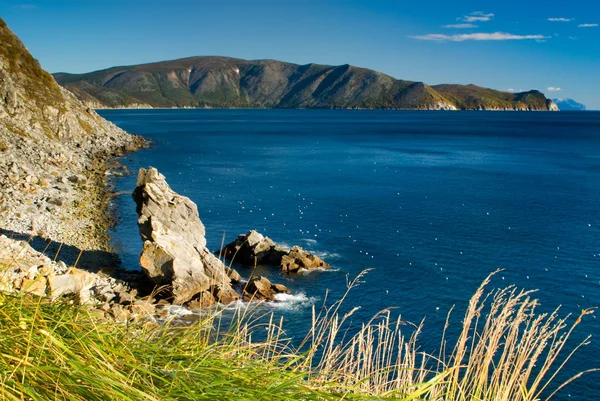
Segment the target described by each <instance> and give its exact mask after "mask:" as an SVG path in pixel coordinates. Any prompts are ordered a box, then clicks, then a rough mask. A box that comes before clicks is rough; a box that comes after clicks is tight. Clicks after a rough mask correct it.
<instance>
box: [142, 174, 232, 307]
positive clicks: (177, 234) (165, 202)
mask: <svg viewBox="0 0 600 401" xmlns="http://www.w3.org/2000/svg"><path fill="white" fill-rule="evenodd" d="M133 199H134V200H135V203H136V210H137V213H138V215H139V218H138V226H139V230H140V235H141V237H142V241H143V242H144V248H143V250H142V254H141V255H140V264H141V265H142V268H143V269H144V271H145V273H146V274H147V275H148V277H149V278H150V279H152V281H154V283H156V284H158V285H170V286H172V293H173V297H174V301H173V302H174V303H176V304H182V303H185V302H187V301H189V300H191V299H192V298H194V297H195V296H197V295H199V296H200V298H202V299H205V298H208V297H207V296H204V295H201V293H203V292H210V293H212V295H213V296H214V297H215V300H216V301H218V302H222V303H230V302H233V301H236V300H237V299H239V296H238V295H237V293H236V292H235V291H234V290H233V288H232V286H231V284H232V281H239V279H240V276H239V274H237V272H235V271H234V270H231V269H229V268H227V267H226V266H225V265H224V264H223V263H222V262H221V261H220V260H219V259H217V258H216V257H215V256H214V255H212V254H211V253H210V252H209V250H208V249H207V248H206V238H205V236H204V235H205V230H204V224H202V221H201V220H200V217H199V215H198V208H197V207H196V204H194V202H192V201H191V200H190V199H189V198H187V197H185V196H181V195H179V194H177V193H175V192H174V191H173V190H171V188H170V187H169V185H168V184H167V182H166V180H165V177H164V176H163V175H162V174H160V173H159V172H158V170H156V169H155V168H153V167H150V168H148V170H146V169H140V172H139V174H138V180H137V185H136V189H135V191H134V192H133Z"/></svg>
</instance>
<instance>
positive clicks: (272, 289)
mask: <svg viewBox="0 0 600 401" xmlns="http://www.w3.org/2000/svg"><path fill="white" fill-rule="evenodd" d="M289 293H290V291H289V290H288V289H287V287H286V286H284V285H282V284H272V283H271V282H270V281H269V280H268V279H267V278H266V277H262V276H252V277H251V278H250V280H248V283H247V284H246V286H245V287H244V291H243V294H244V301H275V295H277V294H289Z"/></svg>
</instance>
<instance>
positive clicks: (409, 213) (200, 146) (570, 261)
mask: <svg viewBox="0 0 600 401" xmlns="http://www.w3.org/2000/svg"><path fill="white" fill-rule="evenodd" d="M99 113H100V114H101V115H102V116H103V117H105V118H107V119H108V120H110V121H112V122H113V123H115V124H116V125H118V126H119V127H121V128H123V129H125V130H127V131H128V132H132V133H136V134H140V135H143V136H144V137H146V138H149V139H151V140H152V143H153V145H152V147H151V148H150V149H146V150H141V151H139V152H137V153H134V154H131V155H127V156H126V157H125V158H123V159H122V160H121V162H122V163H123V164H124V165H126V166H127V167H128V169H129V170H130V171H131V172H132V175H131V176H127V177H122V178H119V177H114V178H113V179H112V181H113V184H114V186H115V190H116V191H117V192H125V193H127V192H131V191H133V189H134V187H135V182H136V175H137V171H138V169H139V168H142V167H144V168H145V167H148V166H153V167H156V168H158V170H159V171H160V172H161V173H162V174H163V175H165V176H166V178H167V181H168V183H169V184H170V186H171V187H172V189H173V190H175V191H176V192H178V193H180V194H182V195H185V196H187V197H189V198H190V199H192V200H193V201H194V202H195V203H196V204H197V205H198V210H199V213H200V218H201V219H202V221H203V223H204V225H205V226H206V233H207V240H208V246H209V248H210V249H211V250H215V251H216V250H218V249H219V248H220V247H221V245H222V243H223V242H225V243H227V242H230V241H232V240H234V239H235V238H236V236H237V235H238V234H241V233H246V232H248V231H249V230H251V229H254V230H257V231H259V232H261V233H262V234H264V235H266V236H269V237H270V238H271V239H273V240H274V241H275V242H277V243H279V244H281V245H283V246H287V247H290V246H293V245H299V246H301V247H303V248H304V249H307V250H309V251H311V252H313V253H315V254H317V255H319V256H320V257H322V258H323V259H324V260H325V261H326V262H328V263H329V264H331V266H332V268H331V269H330V270H327V271H315V272H310V273H306V274H298V275H284V274H282V273H280V272H278V271H277V270H276V269H274V268H270V269H269V268H259V271H258V273H260V274H263V275H266V276H267V277H269V278H270V279H271V281H273V282H279V283H283V284H285V285H286V286H288V287H289V288H290V290H291V291H292V293H293V295H292V296H289V297H286V298H285V299H284V300H283V302H278V303H272V304H269V305H264V306H261V307H262V308H265V309H266V310H269V311H272V312H274V313H275V315H277V316H278V317H281V316H282V317H283V319H284V328H285V330H286V334H287V335H288V336H290V337H291V338H292V339H294V338H303V337H304V336H305V334H306V333H307V330H308V327H310V321H311V313H312V312H311V311H312V308H313V306H314V307H315V308H317V310H318V309H319V308H320V307H321V306H322V305H323V303H324V302H328V303H329V304H331V302H333V301H335V300H338V299H340V298H341V297H343V296H344V294H345V292H346V290H347V284H348V282H349V281H352V280H353V279H354V278H355V277H357V276H358V275H359V274H361V272H364V271H368V272H367V273H366V274H365V275H364V276H363V277H362V278H361V279H360V280H359V281H360V282H359V285H358V286H357V287H356V288H354V289H353V290H351V291H350V293H349V294H348V296H347V298H346V299H345V301H344V305H345V306H344V307H345V308H347V309H342V310H350V309H352V308H354V307H359V308H360V309H358V310H357V311H356V312H355V313H354V314H353V315H352V318H351V321H350V322H349V327H348V332H349V333H350V332H352V331H353V330H356V329H357V328H360V325H361V324H362V323H365V322H367V321H369V319H370V318H371V317H373V316H374V315H375V314H377V312H379V311H381V310H383V309H385V308H391V311H392V312H391V313H392V314H394V315H401V316H402V319H403V320H405V321H409V322H414V323H420V322H421V321H423V322H424V328H423V332H422V334H421V336H420V341H419V344H420V350H421V351H424V352H432V353H433V352H436V350H439V344H440V335H441V333H442V331H443V328H444V324H445V322H446V318H447V316H448V312H449V311H450V309H451V308H454V309H453V312H452V314H451V316H450V328H449V330H448V336H449V337H448V338H449V339H450V340H451V339H452V336H455V335H456V333H457V332H458V331H459V329H460V326H461V321H462V316H463V314H464V311H465V309H466V307H467V305H468V301H469V298H470V297H471V296H472V295H473V294H474V292H475V291H476V290H477V288H478V287H479V285H480V284H481V282H482V281H483V280H484V279H485V278H486V277H487V276H488V275H489V274H490V273H492V272H497V273H496V274H495V275H494V276H493V278H492V281H491V284H490V286H489V289H490V290H491V289H493V288H504V287H508V286H515V287H516V288H519V289H521V288H523V289H531V290H537V292H536V293H534V296H535V297H536V298H538V299H539V300H540V304H541V306H540V307H539V311H540V312H550V311H553V310H554V309H555V308H557V307H560V311H559V314H560V315H561V316H562V315H568V314H573V316H572V317H571V318H570V322H573V321H574V320H575V318H576V317H577V316H579V313H580V312H581V311H582V310H583V309H587V308H593V307H596V306H598V305H600V112H559V113H543V112H442V111H439V112H437V111H436V112H434V111H431V112H430V111H383V110H381V111H367V110H284V109H280V110H279V109H275V110H262V109H183V110H158V109H157V110H101V111H99ZM114 202H115V203H114V207H115V210H116V213H117V216H118V219H117V225H116V227H115V229H114V231H113V232H112V242H113V245H114V247H115V249H116V250H117V252H118V253H119V255H120V257H121V260H122V262H123V266H124V267H125V268H127V269H139V264H138V257H139V253H140V251H141V247H142V243H141V240H140V238H139V234H138V228H137V224H136V221H137V215H136V212H135V206H134V203H133V200H132V198H131V196H129V195H127V194H125V195H121V196H118V197H116V198H115V201H114ZM238 271H239V272H240V273H241V274H242V276H248V275H250V274H252V273H253V272H252V269H249V268H244V267H239V268H238ZM596 314H597V313H596ZM588 335H591V336H592V337H591V339H590V340H589V341H588V344H587V345H585V346H584V347H582V349H581V350H580V351H579V352H578V353H576V354H575V356H573V357H572V358H571V360H570V362H569V363H568V364H567V367H566V368H565V370H564V371H563V373H562V374H561V375H560V376H559V379H561V380H565V379H567V378H568V377H571V376H573V375H574V374H575V373H577V372H579V371H583V370H586V369H592V368H599V367H600V321H599V319H597V318H596V317H595V315H587V316H585V317H584V319H583V321H582V323H580V324H579V326H578V327H577V329H576V331H575V334H574V335H573V337H572V346H574V345H576V344H577V343H578V342H579V341H583V340H584V339H585V338H586V337H587V336H588ZM556 383H557V384H559V381H557V382H556ZM599 394H600V374H599V373H590V374H588V375H585V376H583V377H582V378H580V379H578V380H576V381H575V382H574V383H572V384H570V385H568V386H567V387H565V389H563V390H562V391H561V392H559V393H558V395H556V396H555V397H554V398H553V399H557V400H590V401H591V400H596V399H598V397H599Z"/></svg>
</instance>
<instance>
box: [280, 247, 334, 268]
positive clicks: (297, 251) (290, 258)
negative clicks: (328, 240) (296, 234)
mask: <svg viewBox="0 0 600 401" xmlns="http://www.w3.org/2000/svg"><path fill="white" fill-rule="evenodd" d="M327 268H329V265H328V264H327V263H326V262H325V261H324V260H323V259H321V258H320V257H318V256H316V255H313V254H312V253H308V252H306V251H305V250H304V249H302V248H300V247H299V246H294V247H292V249H291V250H290V252H289V253H288V254H287V255H284V256H283V258H282V259H281V270H282V271H284V272H288V273H295V272H298V271H300V270H302V269H306V270H310V269H327Z"/></svg>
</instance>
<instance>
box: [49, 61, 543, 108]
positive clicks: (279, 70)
mask: <svg viewBox="0 0 600 401" xmlns="http://www.w3.org/2000/svg"><path fill="white" fill-rule="evenodd" d="M54 76H55V78H56V80H57V81H58V82H59V83H60V84H61V85H63V86H65V87H66V88H68V89H69V90H71V91H72V92H73V93H75V94H76V95H77V96H78V97H79V98H80V99H81V100H82V101H85V102H88V103H89V104H90V105H92V106H93V107H144V105H148V106H152V107H265V108H272V107H279V108H356V109H418V110H457V109H465V110H492V109H502V110H505V109H506V110H552V109H553V103H551V102H548V101H547V99H546V98H545V96H544V95H543V94H541V93H540V92H537V91H530V92H523V93H516V94H515V93H508V92H500V91H494V90H491V89H486V88H480V87H477V86H474V85H466V86H465V85H440V86H436V87H431V86H429V85H427V84H425V83H423V82H412V81H403V80H398V79H395V78H392V77H390V76H389V75H385V74H383V73H380V72H377V71H373V70H368V69H365V68H358V67H354V66H351V65H348V64H345V65H341V66H329V65H319V64H306V65H298V64H292V63H286V62H281V61H276V60H242V59H236V58H229V57H209V56H207V57H190V58H185V59H180V60H172V61H163V62H158V63H151V64H142V65H134V66H127V67H114V68H109V69H106V70H101V71H95V72H90V73H87V74H67V73H58V74H55V75H54Z"/></svg>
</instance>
